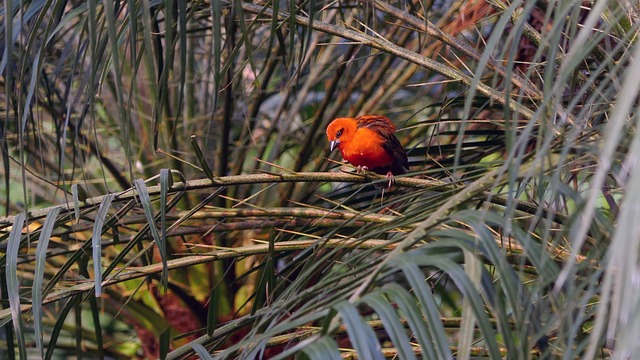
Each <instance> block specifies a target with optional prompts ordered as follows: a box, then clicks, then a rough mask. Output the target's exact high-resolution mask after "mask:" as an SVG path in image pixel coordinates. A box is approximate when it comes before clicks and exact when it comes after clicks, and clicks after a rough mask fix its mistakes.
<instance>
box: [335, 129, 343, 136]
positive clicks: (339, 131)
mask: <svg viewBox="0 0 640 360" xmlns="http://www.w3.org/2000/svg"><path fill="white" fill-rule="evenodd" d="M342 130H343V129H340V130H338V132H337V133H336V138H339V137H340V135H342Z"/></svg>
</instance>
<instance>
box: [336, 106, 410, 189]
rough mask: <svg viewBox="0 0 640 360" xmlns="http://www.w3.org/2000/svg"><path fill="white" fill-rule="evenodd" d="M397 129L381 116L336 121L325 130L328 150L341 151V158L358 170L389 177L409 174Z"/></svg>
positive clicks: (390, 179) (405, 154) (391, 178)
mask: <svg viewBox="0 0 640 360" xmlns="http://www.w3.org/2000/svg"><path fill="white" fill-rule="evenodd" d="M395 131H396V126H395V125H393V123H392V122H391V120H389V118H387V117H386V116H382V115H365V116H359V117H357V118H355V119H354V118H337V119H335V120H333V121H332V122H331V123H330V124H329V126H328V127H327V138H328V139H329V142H330V144H331V150H332V151H333V149H334V148H335V147H338V149H340V153H341V154H342V158H343V159H345V160H346V161H348V162H350V163H351V164H353V165H355V166H357V167H358V170H359V171H362V170H371V171H373V172H376V173H378V174H381V175H387V177H388V178H389V187H391V184H392V182H393V175H401V174H404V173H406V172H407V171H409V162H408V160H407V153H406V152H405V151H404V148H402V145H401V144H400V141H398V139H397V138H396V136H395V135H394V134H393V133H394V132H395Z"/></svg>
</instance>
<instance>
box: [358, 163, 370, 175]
mask: <svg viewBox="0 0 640 360" xmlns="http://www.w3.org/2000/svg"><path fill="white" fill-rule="evenodd" d="M368 170H369V168H368V167H366V166H362V165H358V168H357V169H356V172H359V173H363V172H365V171H368Z"/></svg>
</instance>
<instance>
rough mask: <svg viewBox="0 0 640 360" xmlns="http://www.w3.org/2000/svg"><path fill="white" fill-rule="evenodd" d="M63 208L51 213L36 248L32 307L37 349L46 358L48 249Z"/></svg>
mask: <svg viewBox="0 0 640 360" xmlns="http://www.w3.org/2000/svg"><path fill="white" fill-rule="evenodd" d="M61 209H62V208H60V207H55V208H53V209H51V210H50V211H49V213H48V214H47V218H46V219H45V221H44V224H43V225H42V229H41V230H40V231H41V232H40V237H39V238H38V247H37V248H36V261H35V265H36V269H35V271H34V274H33V291H32V293H31V304H32V305H31V306H32V310H33V328H34V332H35V336H36V348H37V349H38V352H40V356H42V357H43V356H44V344H43V342H42V316H43V312H42V284H43V282H44V279H43V278H44V268H45V265H46V261H47V248H48V246H49V239H50V238H51V232H52V231H53V227H54V226H55V225H56V220H57V219H58V215H59V214H60V210H61Z"/></svg>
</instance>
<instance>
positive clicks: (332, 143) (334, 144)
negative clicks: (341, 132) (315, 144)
mask: <svg viewBox="0 0 640 360" xmlns="http://www.w3.org/2000/svg"><path fill="white" fill-rule="evenodd" d="M339 143H340V140H333V141H331V142H330V143H329V144H330V145H331V147H330V149H331V151H333V149H335V147H336V146H338V144H339Z"/></svg>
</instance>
